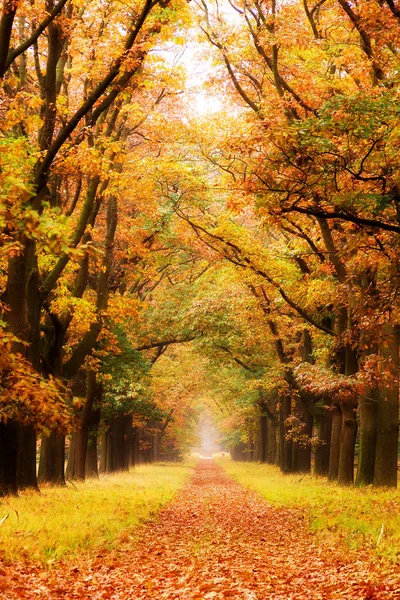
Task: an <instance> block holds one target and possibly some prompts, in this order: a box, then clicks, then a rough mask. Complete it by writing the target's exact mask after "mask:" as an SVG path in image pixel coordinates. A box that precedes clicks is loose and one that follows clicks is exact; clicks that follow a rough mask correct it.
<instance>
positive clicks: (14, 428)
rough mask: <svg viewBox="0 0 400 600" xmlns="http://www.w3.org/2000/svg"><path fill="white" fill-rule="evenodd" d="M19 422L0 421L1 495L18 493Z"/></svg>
mask: <svg viewBox="0 0 400 600" xmlns="http://www.w3.org/2000/svg"><path fill="white" fill-rule="evenodd" d="M17 449H18V424H17V423H16V421H11V420H10V421H7V423H2V422H0V496H9V495H15V494H16V493H17Z"/></svg>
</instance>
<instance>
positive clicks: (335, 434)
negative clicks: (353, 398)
mask: <svg viewBox="0 0 400 600" xmlns="http://www.w3.org/2000/svg"><path fill="white" fill-rule="evenodd" d="M341 429H342V413H341V410H340V409H339V407H338V406H334V407H333V413H332V427H331V445H330V452H329V481H336V480H337V478H338V474H339V458H340V432H341Z"/></svg>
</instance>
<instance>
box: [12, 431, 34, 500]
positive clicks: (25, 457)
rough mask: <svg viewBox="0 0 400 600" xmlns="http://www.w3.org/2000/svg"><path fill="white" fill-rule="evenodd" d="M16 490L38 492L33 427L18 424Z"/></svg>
mask: <svg viewBox="0 0 400 600" xmlns="http://www.w3.org/2000/svg"><path fill="white" fill-rule="evenodd" d="M17 483H18V489H20V490H21V489H25V488H31V489H33V490H37V491H39V488H38V485H37V477H36V431H35V428H34V426H33V425H22V423H19V424H18V454H17Z"/></svg>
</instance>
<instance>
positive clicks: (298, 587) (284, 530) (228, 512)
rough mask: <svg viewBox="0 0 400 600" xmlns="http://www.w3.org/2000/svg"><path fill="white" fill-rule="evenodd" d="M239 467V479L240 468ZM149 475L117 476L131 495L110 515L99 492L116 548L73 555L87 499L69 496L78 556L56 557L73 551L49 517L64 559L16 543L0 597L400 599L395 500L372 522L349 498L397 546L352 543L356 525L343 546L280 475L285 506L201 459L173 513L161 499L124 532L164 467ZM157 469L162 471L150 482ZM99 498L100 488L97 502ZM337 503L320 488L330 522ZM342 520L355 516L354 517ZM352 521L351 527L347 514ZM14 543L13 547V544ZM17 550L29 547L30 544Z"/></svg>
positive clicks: (364, 521) (364, 522) (341, 534)
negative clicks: (138, 499)
mask: <svg viewBox="0 0 400 600" xmlns="http://www.w3.org/2000/svg"><path fill="white" fill-rule="evenodd" d="M220 462H221V464H223V465H224V466H226V465H227V464H229V463H227V459H226V458H225V459H224V460H222V461H220ZM231 466H232V468H233V470H235V465H231ZM145 469H146V470H147V471H146V470H145V471H144V472H143V473H142V474H139V482H138V483H137V482H135V480H134V479H132V481H131V482H130V483H129V481H128V479H127V476H125V480H123V481H122V482H121V481H118V476H115V478H116V483H117V482H118V483H117V485H118V486H119V488H120V492H121V491H123V490H125V497H124V501H123V503H122V504H121V503H120V502H116V496H117V495H118V491H117V494H116V495H114V497H113V500H112V501H111V502H109V503H108V505H107V506H104V505H101V504H97V503H96V501H95V495H96V492H94V493H93V491H92V494H93V496H92V498H93V512H95V513H97V512H98V511H99V510H101V511H102V516H101V518H102V521H103V530H104V532H105V530H106V529H107V528H112V527H113V524H112V521H113V520H114V519H115V520H116V525H115V531H114V539H113V538H112V537H111V536H110V537H108V536H106V535H104V539H103V540H102V541H101V540H100V539H98V540H96V538H95V539H94V540H93V539H91V540H88V545H87V544H86V542H85V540H84V539H83V538H82V539H81V541H80V543H79V544H78V545H75V546H74V539H73V535H74V532H73V529H75V528H76V527H77V526H78V523H77V522H74V517H73V515H74V507H73V504H74V503H75V502H79V503H80V497H81V492H82V490H79V491H78V490H67V492H68V493H69V492H71V495H70V496H69V504H70V513H71V523H70V525H69V526H68V525H67V529H68V532H67V535H68V534H69V535H71V536H72V537H71V538H70V540H71V547H70V548H68V547H67V546H65V545H64V547H63V548H62V552H63V554H60V555H58V556H57V548H58V547H60V546H62V544H63V543H65V542H64V541H63V540H60V539H59V538H58V535H57V531H56V529H55V528H54V527H53V526H52V525H53V523H52V522H51V519H52V518H53V519H56V518H57V517H56V516H55V515H54V516H53V517H52V516H51V515H50V514H49V515H48V519H47V516H46V517H43V516H42V517H40V516H37V518H39V519H40V518H42V522H43V523H45V524H46V525H45V526H46V527H47V528H48V536H49V539H48V541H47V543H48V544H49V543H51V542H50V539H51V537H53V540H52V543H53V545H54V546H53V551H54V554H53V555H52V558H51V559H50V560H47V556H46V552H47V551H48V549H47V548H46V547H45V546H44V544H43V542H42V540H41V539H40V538H39V537H38V538H37V544H36V549H38V548H39V547H40V550H39V554H38V555H37V558H38V559H39V560H31V559H30V558H32V556H34V555H33V554H32V555H30V553H29V551H28V552H27V551H25V559H24V560H21V557H22V556H23V555H24V552H18V548H17V546H15V542H13V541H12V540H11V539H10V540H9V542H10V543H11V544H14V548H13V549H11V550H10V549H9V548H6V549H5V551H6V552H8V553H9V556H10V557H11V556H12V560H11V561H10V560H9V561H6V565H5V568H4V567H3V568H2V576H3V578H2V587H1V591H0V597H1V598H2V599H4V600H17V599H18V598H29V599H30V598H43V599H44V598H54V599H58V598H60V599H61V598H65V599H69V598H71V599H74V598H77V599H78V598H82V599H86V598H92V599H93V600H97V599H100V598H107V599H108V598H109V599H115V600H117V599H128V598H149V599H150V598H151V599H155V598H171V599H172V598H180V599H186V598H187V599H197V600H207V599H209V598H210V599H211V598H215V599H223V598H235V599H243V600H258V599H259V600H263V599H265V598H271V600H278V599H279V600H290V599H293V600H295V599H317V598H320V599H326V600H328V599H334V598H344V599H348V600H350V599H360V600H361V599H362V600H368V599H369V600H380V599H382V600H384V599H387V600H391V599H396V598H399V597H400V574H399V572H398V565H397V566H396V564H395V562H392V561H390V560H387V558H386V559H384V558H383V557H382V554H386V555H387V556H390V555H392V557H393V556H395V555H396V552H397V553H398V548H399V546H398V539H399V537H400V526H399V518H398V515H397V517H396V518H397V529H396V530H395V529H394V528H393V529H392V528H391V525H393V524H394V522H391V521H390V519H391V518H393V515H392V514H390V499H389V498H385V499H383V500H382V501H381V506H380V508H379V502H380V501H379V494H378V493H377V494H376V495H375V498H374V501H375V502H377V503H378V508H377V510H376V511H375V513H366V511H365V510H363V508H365V507H363V508H358V507H357V503H354V496H353V498H351V493H349V494H347V501H351V500H353V510H352V513H351V516H352V517H353V518H354V519H357V518H358V520H359V528H360V530H361V528H362V527H363V526H365V527H369V526H370V525H371V524H372V527H375V528H376V527H377V526H378V525H379V523H380V521H381V519H383V520H384V523H385V525H386V527H387V531H390V535H392V536H395V537H393V538H392V539H390V538H387V537H386V534H384V536H385V537H383V536H382V539H381V540H380V543H379V540H378V539H377V538H376V537H375V535H370V536H369V535H366V536H365V537H358V538H354V537H352V533H354V532H351V531H350V530H349V529H347V530H346V524H344V526H343V525H340V524H338V525H337V526H336V529H335V533H334V536H333V534H332V531H328V529H330V527H328V528H325V530H323V531H321V532H319V533H318V535H315V533H314V534H312V533H311V530H310V525H312V521H313V517H312V516H310V514H309V510H310V506H308V507H307V506H306V505H305V504H304V503H303V504H302V503H299V501H298V500H297V499H295V498H293V497H292V498H290V495H287V497H286V499H285V501H284V502H282V497H281V495H280V494H279V492H280V491H282V489H283V488H284V487H285V483H284V477H283V476H282V475H281V474H280V475H279V473H278V472H277V470H276V473H275V482H274V484H273V486H274V487H275V488H276V489H275V491H276V492H278V497H279V498H280V505H276V504H274V503H269V502H266V501H265V499H263V498H262V496H261V495H259V494H256V493H254V492H253V491H251V490H249V489H247V490H246V489H245V488H244V487H242V486H241V485H239V484H238V483H235V482H234V480H233V479H231V478H228V477H227V475H226V474H224V471H223V469H222V468H221V466H219V465H217V464H215V461H212V460H204V459H202V460H200V462H197V464H195V465H193V464H192V465H191V471H192V472H191V476H190V478H189V480H187V478H186V483H185V485H184V487H183V488H182V489H181V490H180V491H179V492H178V493H177V494H176V495H175V496H174V498H173V499H172V500H171V501H169V502H167V504H165V498H166V497H165V496H162V502H160V505H159V506H162V508H161V510H160V512H159V513H158V511H157V510H154V506H153V507H152V509H151V510H150V512H147V514H146V511H148V510H149V508H145V509H144V510H143V508H142V509H141V510H142V511H143V516H144V523H142V524H140V519H139V522H138V521H136V522H135V523H132V521H131V522H130V523H126V522H124V521H123V519H122V518H121V515H120V513H119V511H120V509H121V508H122V507H125V510H126V512H127V513H131V514H130V516H131V518H132V517H134V518H136V517H137V504H136V505H135V495H136V493H137V487H140V486H143V485H144V488H142V491H143V490H146V485H147V486H148V487H151V486H154V475H156V477H159V475H160V467H158V466H155V467H154V466H151V467H146V468H145ZM164 469H165V472H166V473H168V475H167V479H168V478H170V479H171V480H172V479H174V478H175V477H176V475H177V474H176V471H177V470H178V477H177V479H180V482H181V483H182V477H181V473H180V470H181V469H182V467H171V466H164ZM152 470H153V471H156V472H155V473H153V474H151V471H152ZM139 471H140V469H139ZM171 471H175V473H171ZM242 471H243V469H242ZM186 475H187V471H186ZM146 477H147V478H148V479H147V483H146ZM149 477H150V478H149ZM279 480H280V481H279ZM169 483H171V482H169ZM85 485H87V484H85ZM163 487H165V480H164V481H163V482H162V483H160V484H159V490H161V489H162V488H163ZM109 489H110V488H109ZM126 489H129V490H130V493H129V494H126ZM99 491H100V488H99V489H98V490H97V493H98V492H99ZM355 491H356V490H353V493H354V492H355ZM64 493H65V492H64ZM150 493H151V490H150ZM329 496H330V491H329V490H325V497H324V494H323V492H322V493H321V490H320V500H321V501H324V503H325V508H324V512H325V514H326V517H327V523H329V520H330V517H331V516H333V517H334V516H335V511H336V509H335V506H334V504H332V502H331V500H332V498H331V497H329ZM344 496H346V491H345V492H344ZM75 498H76V500H75ZM46 500H47V499H46ZM267 500H268V494H267ZM20 501H21V504H19V505H18V506H19V510H20V517H19V519H20V522H19V525H18V528H19V532H18V533H19V535H22V536H23V533H25V535H27V534H28V531H26V530H25V532H24V522H25V521H26V518H27V515H26V512H27V508H28V507H27V505H25V512H23V511H24V508H23V501H24V499H23V498H21V499H20ZM391 501H392V502H393V500H391ZM31 502H32V498H31ZM291 502H292V503H293V505H292V506H291ZM113 504H114V506H113ZM16 506H17V504H16ZM317 510H318V507H317ZM343 512H344V513H346V508H345V507H344V508H343ZM156 513H158V514H156ZM42 514H43V513H42ZM371 514H372V517H371ZM79 515H80V516H79V519H80V520H81V522H82V526H83V527H84V526H85V519H86V516H85V515H84V514H82V511H80V512H79ZM149 517H150V522H149ZM347 517H348V518H349V517H350V511H349V510H348V513H347ZM11 518H12V515H10V520H11ZM96 518H99V516H98V515H97V517H96ZM371 520H372V523H370V521H371ZM100 526H101V525H100ZM119 528H120V529H119ZM118 529H119V530H118ZM333 529H334V528H332V530H333ZM31 533H32V532H31ZM39 535H40V533H39ZM20 539H21V538H20ZM26 539H27V538H25V540H26ZM5 541H6V544H7V541H8V540H7V537H6V538H5ZM18 543H20V544H21V547H23V544H24V541H23V540H22V541H19V542H17V545H18ZM31 544H32V542H31ZM91 544H92V546H91ZM382 550H384V551H383V552H381V551H382ZM2 551H4V550H2ZM34 551H35V550H34V549H33V552H34ZM40 553H41V555H40ZM48 556H50V554H48ZM397 556H398V554H397Z"/></svg>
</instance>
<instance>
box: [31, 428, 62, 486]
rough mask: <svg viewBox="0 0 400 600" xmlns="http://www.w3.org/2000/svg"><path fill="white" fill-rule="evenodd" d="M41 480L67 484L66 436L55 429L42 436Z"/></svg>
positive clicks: (41, 481) (42, 481)
mask: <svg viewBox="0 0 400 600" xmlns="http://www.w3.org/2000/svg"><path fill="white" fill-rule="evenodd" d="M38 477H39V482H40V483H53V484H55V485H65V437H64V436H63V435H61V434H59V433H57V432H55V431H52V432H51V433H50V435H48V436H47V435H44V436H43V438H42V447H41V451H40V462H39V475H38Z"/></svg>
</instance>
